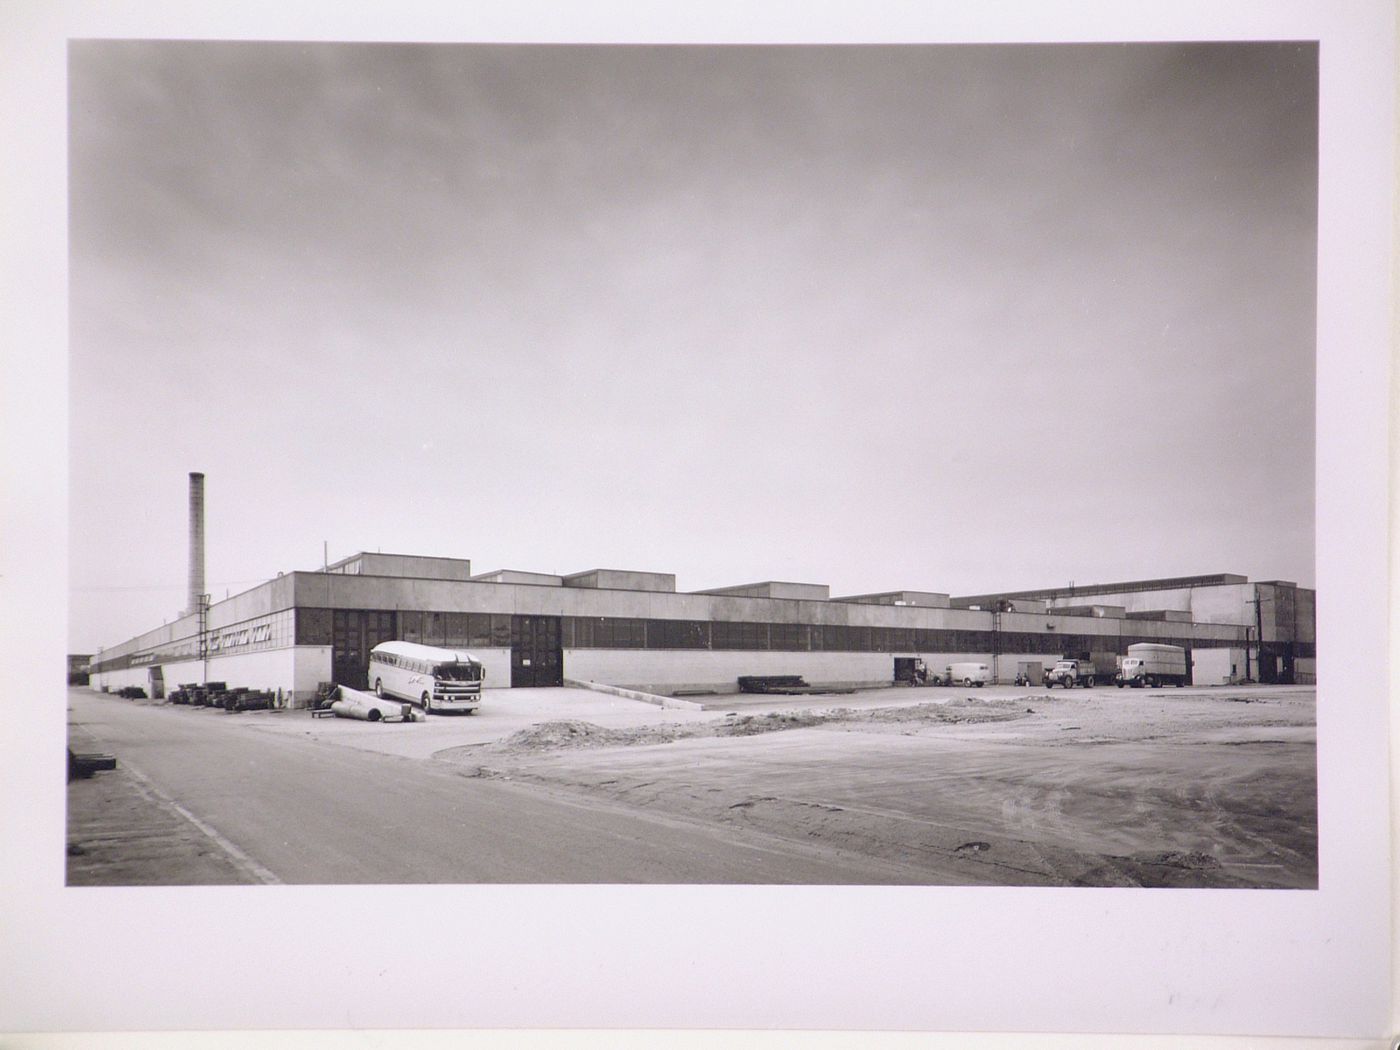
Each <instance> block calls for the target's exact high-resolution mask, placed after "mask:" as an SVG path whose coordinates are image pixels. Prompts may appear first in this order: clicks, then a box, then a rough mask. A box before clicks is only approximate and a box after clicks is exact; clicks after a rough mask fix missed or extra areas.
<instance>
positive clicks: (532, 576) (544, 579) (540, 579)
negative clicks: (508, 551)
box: [472, 569, 564, 587]
mask: <svg viewBox="0 0 1400 1050" xmlns="http://www.w3.org/2000/svg"><path fill="white" fill-rule="evenodd" d="M472 579H473V580H479V581H480V582H482V583H532V584H535V585H537V586H541V587H562V586H564V577H562V576H551V575H549V574H548V573H544V572H519V571H517V570H516V569H496V570H495V571H494V572H483V573H481V574H480V575H478V576H473V577H472Z"/></svg>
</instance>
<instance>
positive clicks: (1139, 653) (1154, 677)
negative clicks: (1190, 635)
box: [1115, 642, 1187, 689]
mask: <svg viewBox="0 0 1400 1050" xmlns="http://www.w3.org/2000/svg"><path fill="white" fill-rule="evenodd" d="M1186 679H1187V671H1186V650H1185V649H1183V648H1181V646H1179V645H1159V644H1157V643H1155V642H1138V643H1136V644H1134V645H1130V646H1128V655H1127V656H1125V657H1123V668H1122V670H1121V671H1119V673H1118V675H1117V680H1116V682H1115V684H1116V685H1117V686H1118V688H1119V689H1122V688H1123V687H1124V686H1125V685H1130V686H1132V687H1133V688H1134V689H1141V688H1142V687H1143V686H1147V687H1148V688H1149V689H1155V688H1156V687H1157V686H1159V685H1175V686H1177V687H1178V688H1179V687H1181V686H1184V685H1185V684H1186Z"/></svg>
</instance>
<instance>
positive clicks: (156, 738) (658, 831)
mask: <svg viewBox="0 0 1400 1050" xmlns="http://www.w3.org/2000/svg"><path fill="white" fill-rule="evenodd" d="M69 704H70V722H71V723H73V725H74V729H73V734H74V736H75V738H77V739H80V740H81V741H82V743H83V745H84V746H85V747H90V746H96V747H97V748H99V749H101V750H105V751H110V752H111V753H113V754H114V755H116V756H117V760H118V763H119V769H118V771H117V773H115V774H113V773H103V774H99V775H98V778H99V779H100V778H113V777H115V778H117V779H114V780H110V781H108V784H109V787H110V788H118V787H123V786H125V787H129V788H132V789H134V791H135V794H137V795H140V796H141V798H142V799H143V800H144V803H143V804H144V806H145V807H146V809H147V810H148V811H153V812H154V811H158V815H159V818H160V819H161V820H162V821H164V822H165V823H166V824H171V823H172V822H173V824H174V825H178V826H179V827H180V828H182V829H184V830H183V831H182V834H184V835H185V836H186V837H188V838H190V839H192V840H196V841H198V842H199V843H200V846H201V848H202V849H206V850H207V853H208V855H209V856H210V857H211V859H216V860H217V861H218V863H219V864H220V865H221V868H220V869H219V870H220V871H223V872H227V873H232V872H234V871H236V872H237V877H232V876H230V877H229V881H243V882H252V881H262V882H284V883H301V884H345V883H361V884H363V883H387V884H394V883H400V884H401V883H444V882H448V883H789V882H794V883H816V884H865V883H893V882H900V881H906V879H907V876H906V875H904V874H903V873H902V872H901V871H900V870H899V868H898V867H897V866H895V865H891V864H888V863H887V862H883V861H880V860H879V859H876V858H862V857H859V856H856V855H847V854H842V853H838V852H836V851H833V850H830V849H819V848H813V847H808V846H805V845H804V844H802V843H796V842H785V841H783V840H781V839H779V838H776V837H769V836H766V835H764V834H762V833H761V832H747V831H743V830H742V829H733V828H727V829H717V828H714V827H708V826H705V825H704V824H702V823H700V822H698V821H695V820H691V819H687V818H685V817H677V816H665V815H659V814H658V815H649V814H639V813H637V812H636V811H635V810H632V811H629V810H626V809H624V808H623V807H621V806H618V805H617V804H615V803H612V802H609V801H606V800H584V799H581V798H578V797H573V796H570V795H568V794H565V793H551V791H550V789H547V788H540V787H537V786H535V787H531V786H525V785H520V784H515V783H511V782H508V781H505V782H503V781H493V780H484V779H480V778H473V777H468V776H465V775H463V771H462V770H461V769H460V768H455V767H452V766H450V765H446V764H442V763H434V762H430V761H424V760H422V759H415V758H405V757H401V756H397V755H386V754H378V753H373V752H368V751H362V750H358V749H354V748H347V747H343V746H338V745H333V744H328V743H325V742H322V741H317V740H315V739H312V737H311V736H310V734H307V735H305V736H298V735H296V734H293V733H286V732H277V733H267V732H258V731H257V730H255V729H253V728H252V727H251V725H250V723H249V721H248V720H247V719H245V718H244V717H242V716H226V715H222V714H220V713H217V712H213V711H209V710H198V709H190V708H181V707H170V706H156V705H147V704H140V703H132V702H130V701H125V700H120V699H116V698H113V697H109V696H104V695H101V694H94V693H90V692H87V691H85V690H74V691H71V692H70V693H69ZM264 717H266V716H264ZM272 717H277V716H272ZM405 728H406V729H408V728H410V727H405ZM99 779H95V780H94V781H91V782H79V783H78V784H75V785H74V790H75V791H77V790H84V791H89V792H90V791H92V790H94V789H93V787H92V785H94V784H97V783H98V782H99ZM129 793H130V792H128V794H129ZM87 797H89V796H84V798H87ZM72 799H73V796H72V795H70V805H71V804H72ZM99 819H100V818H99ZM84 830H85V832H86V833H94V834H95V833H97V831H96V830H94V827H93V826H92V821H91V820H89V821H88V823H87V825H85V828H84ZM97 830H100V829H97ZM73 831H74V828H72V827H70V839H71V838H72V833H73ZM160 864H161V861H160V858H159V856H155V857H153V859H152V860H151V861H149V862H147V864H146V865H145V868H144V869H142V868H141V866H140V865H137V866H135V867H128V868H126V869H123V870H120V871H117V872H116V873H115V874H114V875H112V876H111V881H110V882H109V883H108V884H123V885H124V884H141V883H145V882H162V883H169V882H171V881H172V878H171V877H170V873H169V872H167V871H163V870H161V868H160ZM153 865H154V866H153ZM143 871H144V873H143ZM91 874H92V873H90V875H91ZM219 877H221V876H215V877H214V880H215V881H217V879H218V878H219ZM87 881H89V882H101V881H102V877H101V875H100V873H99V874H97V875H95V876H92V877H90V878H89V879H88V880H87ZM191 881H210V880H209V879H203V880H191Z"/></svg>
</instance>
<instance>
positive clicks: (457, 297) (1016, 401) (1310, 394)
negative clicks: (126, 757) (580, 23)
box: [69, 41, 1317, 651]
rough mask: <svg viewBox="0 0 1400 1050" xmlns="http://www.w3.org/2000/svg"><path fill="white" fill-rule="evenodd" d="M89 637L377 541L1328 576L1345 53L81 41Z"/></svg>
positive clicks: (79, 269) (1051, 582) (874, 572)
mask: <svg viewBox="0 0 1400 1050" xmlns="http://www.w3.org/2000/svg"><path fill="white" fill-rule="evenodd" d="M70 60H71V61H70V84H71V103H72V108H71V123H70V136H71V153H70V173H69V177H70V192H71V202H72V210H71V223H70V236H71V246H72V252H71V268H70V281H71V295H72V300H71V302H72V309H71V340H72V353H71V383H72V399H71V406H72V414H71V465H72V472H71V508H70V542H71V553H70V565H71V579H70V585H71V588H72V602H71V610H72V612H71V620H72V627H71V634H70V639H69V644H70V648H72V649H73V651H92V650H95V649H96V648H97V647H98V646H99V645H112V644H115V643H117V642H120V641H123V640H125V639H126V638H128V637H130V636H132V635H134V634H136V633H138V632H140V631H143V630H146V629H149V628H150V627H152V626H158V625H159V624H160V623H161V622H162V620H163V619H166V618H172V617H173V616H174V615H175V614H176V613H178V612H179V610H180V609H182V608H183V606H184V604H185V592H186V580H185V573H186V561H187V539H186V537H187V517H186V484H187V475H188V473H189V472H190V471H192V470H197V471H203V472H204V473H205V474H206V475H207V482H206V484H207V510H208V525H207V551H208V553H207V565H208V569H207V579H208V588H209V590H210V592H211V593H212V594H213V595H214V597H215V598H216V599H218V598H222V597H223V596H224V594H225V593H226V592H232V593H237V592H238V591H240V590H244V589H247V587H249V586H251V585H253V584H255V583H257V582H259V581H261V580H263V579H266V578H268V577H271V576H274V575H275V574H276V573H277V572H278V571H286V570H292V569H312V568H317V567H319V566H320V564H321V559H322V544H323V541H324V542H326V543H327V544H328V545H329V551H330V557H331V559H332V560H334V559H336V558H339V557H343V556H345V555H348V554H351V553H353V552H355V551H358V550H362V549H367V550H375V549H383V550H385V551H392V552H397V553H416V554H431V555H444V556H453V557H464V558H470V559H472V562H473V568H474V569H475V571H478V572H484V571H488V570H491V569H496V568H512V569H525V570H534V571H540V572H552V573H566V572H575V571H579V570H583V569H589V568H596V567H605V568H632V569H643V570H651V571H658V572H672V573H675V574H676V576H677V586H678V588H679V589H681V590H695V589H700V588H708V587H716V586H723V585H726V584H736V583H746V582H751V581H755V580H764V579H782V580H794V581H799V582H811V583H826V584H829V585H830V586H831V588H832V593H833V594H834V595H838V594H850V593H861V592H869V591H877V590H890V589H896V588H907V589H916V590H933V591H948V592H952V593H954V594H960V593H976V592H985V591H990V590H998V589H1024V588H1030V587H1040V586H1055V585H1063V584H1066V583H1068V582H1069V581H1070V580H1074V581H1076V582H1078V583H1090V582H1099V581H1107V580H1117V579H1136V578H1145V577H1154V576H1170V575H1184V574H1196V573H1209V572H1241V573H1246V574H1248V575H1250V576H1251V577H1252V578H1256V579H1276V578H1282V579H1291V580H1296V581H1297V582H1299V583H1301V584H1304V585H1308V586H1310V585H1311V584H1312V582H1313V484H1314V458H1313V440H1314V424H1313V410H1314V350H1315V338H1314V318H1315V291H1314V287H1315V278H1316V269H1315V246H1316V192H1317V75H1316V51H1315V48H1314V47H1312V46H1311V45H1305V44H1304V45H1294V44H1251V45H1233V44H1190V45H1180V46H1176V45H1086V46H1064V45H1058V46H1057V45H1050V46H1025V45H1023V46H1015V47H1009V46H1008V47H990V46H937V47H918V46H903V47H854V46H853V47H789V48H770V47H573V46H553V47H529V46H490V45H472V46H457V45H325V44H311V45H302V44H239V43H175V42H161V43H143V42H108V41H104V42H95V41H94V42H79V43H75V44H73V45H72V46H71V52H70Z"/></svg>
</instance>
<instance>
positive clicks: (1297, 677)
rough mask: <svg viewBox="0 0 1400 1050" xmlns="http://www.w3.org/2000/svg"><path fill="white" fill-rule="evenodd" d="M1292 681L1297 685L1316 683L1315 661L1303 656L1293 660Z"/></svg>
mask: <svg viewBox="0 0 1400 1050" xmlns="http://www.w3.org/2000/svg"><path fill="white" fill-rule="evenodd" d="M1293 681H1294V682H1296V683H1297V684H1298V685H1317V661H1316V660H1314V659H1305V658H1303V657H1299V658H1298V659H1296V660H1294V661H1293Z"/></svg>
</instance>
